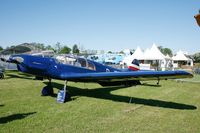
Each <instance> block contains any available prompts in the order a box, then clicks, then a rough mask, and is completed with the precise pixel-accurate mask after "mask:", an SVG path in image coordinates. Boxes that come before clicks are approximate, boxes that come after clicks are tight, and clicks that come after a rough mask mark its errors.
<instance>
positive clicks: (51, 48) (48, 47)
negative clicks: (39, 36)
mask: <svg viewBox="0 0 200 133" xmlns="http://www.w3.org/2000/svg"><path fill="white" fill-rule="evenodd" d="M45 49H46V50H53V51H54V52H55V51H56V50H55V49H54V48H53V47H52V46H51V45H47V46H46V47H45Z"/></svg>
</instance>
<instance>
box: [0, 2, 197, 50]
mask: <svg viewBox="0 0 200 133" xmlns="http://www.w3.org/2000/svg"><path fill="white" fill-rule="evenodd" d="M199 9H200V1H197V0H0V46H3V47H4V48H6V47H7V46H11V45H17V44H21V43H25V42H28V43H30V42H37V43H44V44H46V45H52V46H53V45H55V44H56V43H57V42H60V43H61V44H62V45H67V46H69V47H72V46H73V45H74V44H78V45H79V46H80V47H82V48H84V49H95V50H105V51H108V50H111V51H121V50H123V49H136V48H137V46H140V47H141V48H142V49H146V48H150V47H151V46H152V44H153V43H155V44H156V45H157V46H163V47H167V48H170V49H172V50H173V52H177V51H178V50H183V51H187V52H189V53H190V54H193V53H196V52H200V27H198V25H197V24H196V21H195V19H194V15H196V14H198V10H199Z"/></svg>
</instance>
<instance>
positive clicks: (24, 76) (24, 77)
mask: <svg viewBox="0 0 200 133" xmlns="http://www.w3.org/2000/svg"><path fill="white" fill-rule="evenodd" d="M10 78H20V79H30V80H33V77H32V76H29V77H28V76H26V75H23V74H18V75H16V74H11V73H8V74H6V79H10Z"/></svg>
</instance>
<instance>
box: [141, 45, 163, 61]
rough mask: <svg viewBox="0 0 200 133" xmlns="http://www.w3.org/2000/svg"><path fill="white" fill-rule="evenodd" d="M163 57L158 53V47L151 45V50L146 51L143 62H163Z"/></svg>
mask: <svg viewBox="0 0 200 133" xmlns="http://www.w3.org/2000/svg"><path fill="white" fill-rule="evenodd" d="M164 59H165V56H164V55H163V54H162V53H161V52H160V50H159V49H158V47H157V46H156V45H155V44H153V45H152V47H151V49H146V51H145V53H144V60H164Z"/></svg>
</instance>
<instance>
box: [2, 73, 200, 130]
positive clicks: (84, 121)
mask: <svg viewBox="0 0 200 133" xmlns="http://www.w3.org/2000/svg"><path fill="white" fill-rule="evenodd" d="M198 79H199V77H198V76H197V77H195V80H198ZM46 83H47V81H37V80H33V77H32V76H30V75H26V74H23V73H18V72H14V71H8V72H6V78H5V79H4V80H0V133H4V132H5V133H7V132H9V133H12V132H13V133H27V132H35V133H42V132H48V133H51V132H52V133H57V132H69V133H70V132H71V133H75V132H81V133H88V132H91V133H96V132H100V133H103V132H106V133H118V132H119V133H121V132H123V133H129V132H130V133H134V132H135V133H140V132H141V133H155V132H159V133H161V132H165V133H199V132H200V109H199V108H200V84H198V83H195V84H194V83H189V82H183V83H182V82H176V81H173V80H168V81H161V83H160V84H161V86H155V85H154V84H156V81H151V82H145V84H144V85H141V86H136V87H127V88H123V87H107V88H106V87H101V86H100V85H98V84H95V83H88V84H84V83H73V82H69V83H68V88H69V91H70V93H71V95H72V100H71V101H68V102H66V103H64V104H60V103H57V102H56V95H55V97H42V96H40V91H41V88H43V87H44V86H45V84H46ZM63 83H64V82H63V81H58V80H53V84H54V93H55V94H57V92H58V89H61V88H62V86H63Z"/></svg>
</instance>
